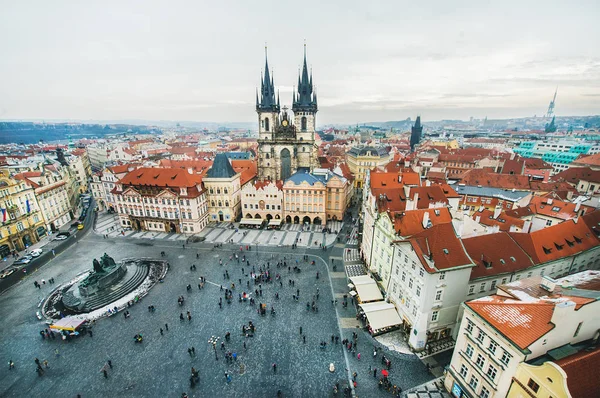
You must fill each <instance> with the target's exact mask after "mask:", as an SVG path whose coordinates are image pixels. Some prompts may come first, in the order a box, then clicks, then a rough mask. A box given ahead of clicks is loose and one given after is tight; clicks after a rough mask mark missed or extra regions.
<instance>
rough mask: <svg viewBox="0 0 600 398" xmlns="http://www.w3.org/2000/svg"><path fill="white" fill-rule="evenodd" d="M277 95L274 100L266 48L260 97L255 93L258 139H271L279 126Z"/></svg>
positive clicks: (273, 86) (273, 88) (273, 87)
mask: <svg viewBox="0 0 600 398" xmlns="http://www.w3.org/2000/svg"><path fill="white" fill-rule="evenodd" d="M279 109H280V106H279V95H278V96H277V100H275V85H274V84H273V77H272V75H271V73H270V71H269V61H268V59H267V47H265V74H264V76H261V82H260V96H259V95H258V92H257V93H256V113H258V138H259V139H266V140H268V139H272V138H273V132H274V131H275V129H276V127H277V126H278V124H279Z"/></svg>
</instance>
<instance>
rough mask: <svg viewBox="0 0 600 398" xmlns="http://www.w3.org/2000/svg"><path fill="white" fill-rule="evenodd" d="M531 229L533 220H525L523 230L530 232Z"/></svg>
mask: <svg viewBox="0 0 600 398" xmlns="http://www.w3.org/2000/svg"><path fill="white" fill-rule="evenodd" d="M530 229H531V221H529V220H525V222H524V223H523V230H522V231H521V232H524V233H526V234H528V233H529V230H530Z"/></svg>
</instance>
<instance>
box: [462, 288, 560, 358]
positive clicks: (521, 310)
mask: <svg viewBox="0 0 600 398" xmlns="http://www.w3.org/2000/svg"><path fill="white" fill-rule="evenodd" d="M465 305H467V306H468V307H469V308H471V309H472V310H473V311H475V312H476V313H477V315H479V316H480V317H482V318H483V319H485V320H486V321H487V322H488V323H489V324H490V325H491V326H493V327H494V328H495V329H496V330H498V332H500V333H501V334H502V335H503V336H505V337H506V338H507V339H508V340H510V341H512V342H513V343H515V344H516V345H517V346H518V347H519V348H521V349H523V350H525V349H527V347H529V346H530V345H531V344H533V343H534V342H535V341H537V340H538V339H540V338H541V337H542V336H544V335H545V334H546V333H548V332H549V331H550V330H552V329H553V328H554V324H553V323H552V322H551V321H552V314H553V313H554V304H552V303H543V302H533V303H525V302H524V303H519V302H515V300H514V299H508V298H506V297H502V296H498V295H492V296H487V297H483V298H481V299H476V300H472V301H467V302H465Z"/></svg>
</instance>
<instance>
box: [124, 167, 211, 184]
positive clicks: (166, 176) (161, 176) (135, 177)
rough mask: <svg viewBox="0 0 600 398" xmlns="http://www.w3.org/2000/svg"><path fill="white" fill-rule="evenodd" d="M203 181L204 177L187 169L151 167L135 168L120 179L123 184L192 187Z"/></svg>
mask: <svg viewBox="0 0 600 398" xmlns="http://www.w3.org/2000/svg"><path fill="white" fill-rule="evenodd" d="M201 182H202V179H201V178H200V176H198V175H196V174H190V173H188V172H187V171H186V170H182V169H179V168H151V167H140V168H139V169H137V170H133V171H131V172H129V173H127V175H125V177H123V178H121V180H120V181H119V183H121V184H123V186H126V185H131V186H158V187H169V188H181V187H186V188H190V187H194V186H196V185H197V184H200V183H201Z"/></svg>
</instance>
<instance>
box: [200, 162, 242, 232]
mask: <svg viewBox="0 0 600 398" xmlns="http://www.w3.org/2000/svg"><path fill="white" fill-rule="evenodd" d="M241 175H242V172H236V171H235V170H234V169H233V167H232V166H231V163H230V161H229V159H228V158H227V156H226V155H225V154H224V153H219V154H217V156H215V160H214V162H213V164H212V166H211V168H210V169H209V170H208V172H207V173H206V176H205V177H204V178H203V181H204V187H205V188H206V191H207V201H208V213H209V218H210V221H215V222H235V221H238V220H239V219H240V218H241V216H242V206H241V203H242V186H241Z"/></svg>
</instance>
